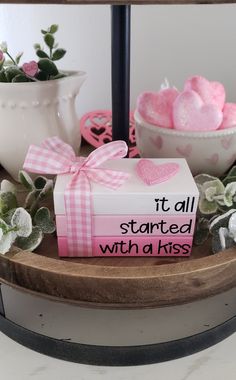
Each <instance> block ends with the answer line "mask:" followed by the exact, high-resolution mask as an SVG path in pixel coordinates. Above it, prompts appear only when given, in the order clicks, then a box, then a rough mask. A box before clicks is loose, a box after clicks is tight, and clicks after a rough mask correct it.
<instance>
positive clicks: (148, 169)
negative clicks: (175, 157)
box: [136, 159, 179, 186]
mask: <svg viewBox="0 0 236 380" xmlns="http://www.w3.org/2000/svg"><path fill="white" fill-rule="evenodd" d="M136 171H137V174H138V176H139V177H140V178H141V179H142V181H143V182H144V183H146V184H147V185H149V186H150V185H154V184H156V183H161V182H164V181H167V180H168V179H170V178H171V177H173V176H174V175H175V174H177V172H178V171H179V165H178V164H176V163H175V162H167V163H164V164H159V165H156V164H154V163H153V162H152V161H151V160H146V159H141V160H139V161H138V163H137V165H136Z"/></svg>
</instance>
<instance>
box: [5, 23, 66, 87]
mask: <svg viewBox="0 0 236 380" xmlns="http://www.w3.org/2000/svg"><path fill="white" fill-rule="evenodd" d="M57 31H58V25H55V24H53V25H51V26H50V27H49V28H48V29H47V30H41V33H42V34H43V40H44V43H45V45H46V47H47V49H48V52H46V51H45V50H44V49H43V47H42V46H41V45H40V44H35V45H34V48H35V52H36V55H37V56H38V57H39V60H38V62H36V61H30V62H25V63H24V64H23V65H22V66H20V61H21V58H22V55H23V53H19V54H17V56H16V57H15V58H13V56H12V55H11V54H10V52H9V50H8V46H7V43H6V42H3V43H2V44H1V45H0V82H13V83H17V82H37V81H46V80H51V79H59V78H62V77H64V76H65V74H64V73H61V72H60V71H59V70H58V68H57V66H56V64H55V61H58V60H60V59H61V58H63V57H64V55H65V54H66V51H65V50H64V49H61V48H59V47H58V44H57V43H56V42H55V33H56V32H57Z"/></svg>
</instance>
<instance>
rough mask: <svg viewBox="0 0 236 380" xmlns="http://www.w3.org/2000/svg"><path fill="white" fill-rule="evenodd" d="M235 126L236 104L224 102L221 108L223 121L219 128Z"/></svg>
mask: <svg viewBox="0 0 236 380" xmlns="http://www.w3.org/2000/svg"><path fill="white" fill-rule="evenodd" d="M232 127H236V104H234V103H225V105H224V108H223V121H222V124H221V126H220V129H226V128H232Z"/></svg>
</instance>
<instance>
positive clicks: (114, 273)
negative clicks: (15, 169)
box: [0, 0, 236, 365]
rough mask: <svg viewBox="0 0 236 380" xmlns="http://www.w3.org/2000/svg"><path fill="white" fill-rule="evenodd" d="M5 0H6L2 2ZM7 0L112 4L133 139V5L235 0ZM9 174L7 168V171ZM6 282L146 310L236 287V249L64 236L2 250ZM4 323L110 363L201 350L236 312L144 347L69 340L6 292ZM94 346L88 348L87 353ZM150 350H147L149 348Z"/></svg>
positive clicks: (87, 359) (22, 334)
mask: <svg viewBox="0 0 236 380" xmlns="http://www.w3.org/2000/svg"><path fill="white" fill-rule="evenodd" d="M2 2H4V1H2ZM6 2H7V3H28V4H32V3H45V4H49V3H57V4H102V3H103V4H111V5H112V7H111V18H112V111H113V139H123V140H126V141H128V128H129V85H130V79H129V73H130V10H131V4H186V5H187V4H203V3H204V4H208V3H209V4H217V3H233V2H234V1H231V0H229V1H228V0H226V1H222V0H213V1H211V0H209V1H199V0H195V1H194V0H193V1H188V0H179V1H175V0H147V1H145V0H127V1H125V0H114V1H113V0H109V1H105V0H104V1H103V0H61V1H60V0H55V1H54V0H51V1H46V0H45V1H44V0H41V1H40V0H38V1H34V0H33V1H16V0H13V1H6ZM1 175H2V176H5V173H4V172H2V173H1ZM0 282H1V283H2V284H6V285H8V286H10V287H13V288H16V289H20V290H21V291H23V292H25V293H29V294H32V295H37V296H40V297H43V298H45V299H49V300H52V301H59V302H64V303H68V304H69V303H71V304H77V305H79V306H82V307H83V306H86V307H91V308H108V309H109V308H113V309H143V308H158V307H163V306H171V305H180V304H184V303H189V302H194V301H196V300H199V299H203V298H206V297H209V296H213V295H216V294H219V293H221V292H224V291H226V290H229V289H232V288H233V287H235V286H236V249H229V250H227V251H225V252H221V253H219V254H217V255H212V254H211V252H210V248H209V244H206V245H205V246H204V247H200V248H198V249H196V248H195V249H194V251H193V255H192V257H191V258H190V259H174V260H173V259H171V260H170V259H169V260H168V259H157V258H148V259H145V258H124V259H119V258H104V259H102V258H99V259H96V258H92V259H73V260H72V259H70V260H62V259H58V258H57V247H56V239H55V238H53V237H51V238H50V239H48V240H45V241H44V243H43V244H42V246H41V247H40V249H39V250H38V252H37V253H30V252H25V251H20V250H17V249H13V250H12V252H11V253H9V254H7V255H6V256H0ZM0 330H1V331H3V332H4V333H6V334H7V335H8V336H10V337H12V338H13V339H15V340H16V341H18V342H20V343H22V344H24V345H26V346H28V347H30V348H32V349H35V350H37V351H39V352H42V353H46V354H48V355H51V356H55V357H58V358H62V359H66V360H72V361H77V362H83V363H92V364H103V365H134V364H144V363H154V362H160V361H164V360H170V359H174V358H177V357H180V356H185V355H189V354H191V353H193V352H197V351H199V350H202V349H204V348H206V347H209V346H210V345H212V344H215V343H216V342H218V341H220V340H222V339H224V338H226V337H227V336H229V335H230V334H232V333H233V332H234V331H235V330H236V317H233V318H231V319H230V320H227V321H225V322H224V323H222V324H220V325H218V326H216V327H214V328H212V329H209V330H207V331H205V332H202V333H200V334H197V335H193V336H190V337H187V338H183V339H179V340H177V341H171V342H165V343H158V344H156V345H155V344H152V345H144V346H129V347H112V346H109V347H105V346H91V345H84V344H83V345H81V344H76V343H70V342H64V341H60V340H57V339H53V338H50V337H47V336H44V335H40V334H37V333H35V332H33V331H30V330H27V329H25V328H23V327H21V326H19V325H16V324H14V323H13V322H11V321H9V320H8V319H6V317H5V314H4V304H3V301H1V298H0ZM84 353H86V355H85V354H84ZM144 353H145V354H144Z"/></svg>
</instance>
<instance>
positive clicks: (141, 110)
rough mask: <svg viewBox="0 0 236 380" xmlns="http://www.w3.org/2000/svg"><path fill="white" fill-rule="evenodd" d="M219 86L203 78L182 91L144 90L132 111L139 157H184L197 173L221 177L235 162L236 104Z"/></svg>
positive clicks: (187, 83) (190, 82) (188, 81)
mask: <svg viewBox="0 0 236 380" xmlns="http://www.w3.org/2000/svg"><path fill="white" fill-rule="evenodd" d="M225 98H226V96H225V89H224V86H223V85H222V84H221V83H219V82H210V81H208V80H207V79H206V78H203V77H201V76H194V77H191V78H189V79H187V80H186V82H185V84H184V89H183V91H182V92H181V91H178V90H177V89H176V88H170V87H169V88H165V89H162V90H160V91H159V92H144V93H142V94H141V95H140V96H139V97H138V100H137V108H136V111H135V113H134V119H135V129H136V143H137V147H138V150H139V152H140V155H141V157H149V158H151V157H160V158H180V157H183V158H186V160H187V162H188V164H189V167H190V169H191V171H192V173H193V174H194V175H196V174H198V173H208V174H212V175H215V176H220V175H222V174H223V173H224V172H225V171H227V169H229V167H230V166H231V165H232V164H233V163H234V162H235V161H236V104H234V103H226V102H225Z"/></svg>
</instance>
